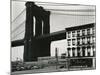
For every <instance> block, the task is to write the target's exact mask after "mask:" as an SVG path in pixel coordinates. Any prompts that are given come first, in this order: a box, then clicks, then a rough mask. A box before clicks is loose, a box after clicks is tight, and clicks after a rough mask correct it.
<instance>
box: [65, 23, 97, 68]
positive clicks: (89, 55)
mask: <svg viewBox="0 0 100 75" xmlns="http://www.w3.org/2000/svg"><path fill="white" fill-rule="evenodd" d="M94 25H95V23H91V24H86V25H81V26H76V27H70V28H66V40H67V52H66V57H68V58H70V59H71V60H70V66H88V67H95V53H96V51H95V26H94Z"/></svg>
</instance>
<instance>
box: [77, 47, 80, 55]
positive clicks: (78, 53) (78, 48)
mask: <svg viewBox="0 0 100 75" xmlns="http://www.w3.org/2000/svg"><path fill="white" fill-rule="evenodd" d="M77 56H80V47H77Z"/></svg>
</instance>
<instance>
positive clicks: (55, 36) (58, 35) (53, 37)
mask: <svg viewBox="0 0 100 75" xmlns="http://www.w3.org/2000/svg"><path fill="white" fill-rule="evenodd" d="M33 38H36V39H37V40H39V39H50V41H57V40H62V39H66V30H62V31H58V32H53V33H50V34H45V35H41V36H38V37H33ZM22 45H24V38H23V39H20V40H15V41H12V42H11V46H12V47H16V46H22Z"/></svg>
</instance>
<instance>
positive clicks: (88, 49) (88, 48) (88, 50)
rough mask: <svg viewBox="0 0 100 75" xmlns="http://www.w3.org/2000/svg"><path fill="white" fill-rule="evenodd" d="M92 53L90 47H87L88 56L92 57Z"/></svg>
mask: <svg viewBox="0 0 100 75" xmlns="http://www.w3.org/2000/svg"><path fill="white" fill-rule="evenodd" d="M90 52H91V47H90V46H88V47H87V53H88V56H90Z"/></svg>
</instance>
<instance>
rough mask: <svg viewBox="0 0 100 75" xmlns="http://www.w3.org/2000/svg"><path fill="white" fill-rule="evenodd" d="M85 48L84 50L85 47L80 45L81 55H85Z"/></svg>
mask: <svg viewBox="0 0 100 75" xmlns="http://www.w3.org/2000/svg"><path fill="white" fill-rule="evenodd" d="M85 50H86V47H82V55H83V56H85V55H86V54H85Z"/></svg>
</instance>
